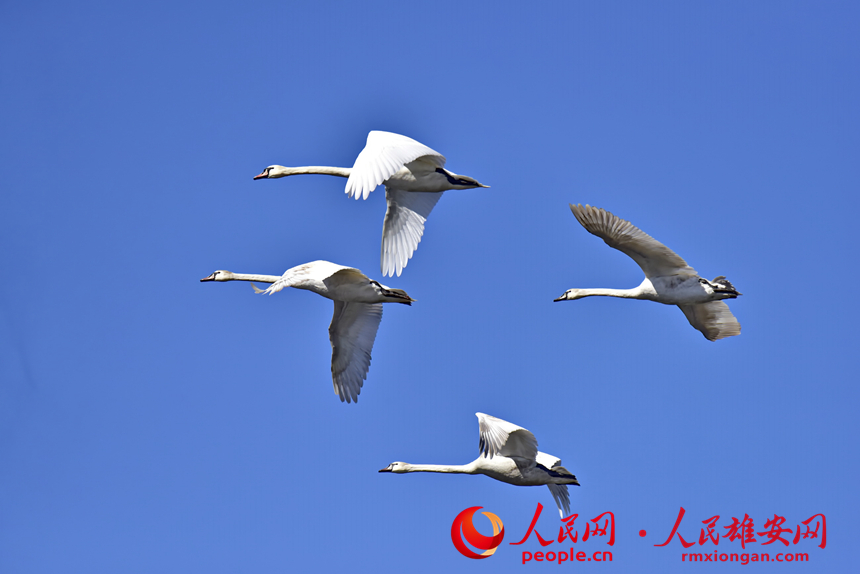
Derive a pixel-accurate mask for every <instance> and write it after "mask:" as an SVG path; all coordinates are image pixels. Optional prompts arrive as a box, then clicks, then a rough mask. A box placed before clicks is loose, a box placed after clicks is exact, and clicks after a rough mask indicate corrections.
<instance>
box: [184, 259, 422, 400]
mask: <svg viewBox="0 0 860 574" xmlns="http://www.w3.org/2000/svg"><path fill="white" fill-rule="evenodd" d="M200 281H258V282H260V283H271V285H269V287H268V288H267V289H257V287H256V286H254V290H255V291H256V292H257V293H267V294H269V295H271V294H272V293H277V292H278V291H280V290H281V289H284V288H285V287H293V288H296V289H306V290H308V291H313V292H314V293H317V294H318V295H322V296H323V297H327V298H328V299H332V300H333V301H334V315H333V316H332V319H331V325H329V328H328V332H329V339H330V341H331V349H332V354H331V376H332V383H333V384H334V392H335V393H336V394H337V396H338V397H340V400H341V401H346V402H348V403H350V402H353V401H355V402H358V395H359V393H361V387H362V386H363V385H364V380H365V379H366V378H367V371H368V370H369V369H370V352H371V350H372V349H373V342H374V340H375V339H376V331H377V329H378V328H379V322H380V321H381V320H382V303H403V304H406V305H411V304H412V301H413V299H412V298H410V297H409V295H407V294H406V292H405V291H402V290H400V289H391V288H389V287H386V286H385V285H381V284H379V283H377V282H376V281H373V280H372V279H369V278H368V277H367V276H366V275H365V274H364V273H362V272H361V271H359V270H358V269H354V268H352V267H344V266H342V265H336V264H334V263H330V262H328V261H313V262H311V263H305V264H303V265H298V266H296V267H293V268H292V269H288V270H287V271H286V272H285V273H284V274H283V275H281V276H280V277H278V276H277V275H248V274H242V273H231V272H230V271H216V272H215V273H213V274H212V275H209V276H208V277H204V278H203V279H201V280H200ZM252 285H253V284H252Z"/></svg>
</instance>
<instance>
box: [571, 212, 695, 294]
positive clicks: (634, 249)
mask: <svg viewBox="0 0 860 574" xmlns="http://www.w3.org/2000/svg"><path fill="white" fill-rule="evenodd" d="M570 210H571V211H572V212H573V215H574V216H575V217H576V220H577V221H579V223H581V224H582V226H583V227H584V228H585V229H586V230H588V232H589V233H592V234H594V235H596V236H598V237H599V238H601V239H602V240H603V241H605V242H606V244H607V245H608V246H609V247H613V248H615V249H617V250H619V251H621V252H622V253H625V254H627V255H628V256H629V257H631V258H632V259H633V260H634V261H635V262H636V263H638V264H639V267H641V268H642V271H644V272H645V276H646V277H661V276H666V275H698V274H697V273H696V270H695V269H693V268H692V267H690V266H689V265H687V262H686V261H684V260H683V259H682V258H681V257H680V256H679V255H678V254H677V253H675V252H674V251H672V250H671V249H669V248H668V247H666V246H665V245H663V244H662V243H660V242H659V241H657V240H656V239H654V238H653V237H651V236H650V235H648V234H647V233H645V232H644V231H642V230H641V229H639V228H638V227H636V226H634V225H633V224H632V223H630V222H629V221H625V220H624V219H621V218H620V217H616V216H615V215H612V214H611V213H609V212H608V211H606V210H605V209H599V208H597V207H591V206H590V205H586V206H585V207H582V206H581V205H573V204H571V206H570Z"/></svg>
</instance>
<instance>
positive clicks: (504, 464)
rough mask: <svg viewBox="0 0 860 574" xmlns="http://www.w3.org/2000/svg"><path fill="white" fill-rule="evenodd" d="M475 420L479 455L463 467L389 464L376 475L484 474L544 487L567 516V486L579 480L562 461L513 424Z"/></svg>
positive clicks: (482, 418) (485, 418) (481, 416)
mask: <svg viewBox="0 0 860 574" xmlns="http://www.w3.org/2000/svg"><path fill="white" fill-rule="evenodd" d="M475 415H476V416H477V417H478V432H479V435H480V442H479V443H478V450H479V451H480V453H481V454H480V456H479V457H478V458H476V459H475V460H473V461H472V462H470V463H469V464H462V465H443V464H409V463H407V462H392V463H391V464H389V465H388V466H387V467H385V468H383V469H382V470H380V471H379V472H394V473H397V474H402V473H405V472H447V473H454V474H484V475H486V476H489V477H490V478H495V479H496V480H500V481H502V482H507V483H508V484H514V485H516V486H541V485H544V484H545V485H547V486H548V487H549V491H550V492H551V493H552V497H553V498H554V499H555V504H556V506H558V513H559V514H560V515H561V517H562V518H564V517H565V516H569V515H570V495H569V494H568V492H567V485H568V484H573V485H576V486H579V481H577V480H576V477H575V476H574V475H573V474H571V473H570V471H569V470H567V469H566V468H564V467H563V466H561V459H559V458H556V457H554V456H552V455H551V454H546V453H545V452H539V451H538V443H537V439H536V438H535V435H533V434H532V433H531V432H530V431H528V430H526V429H524V428H523V427H520V426H517V425H515V424H513V423H509V422H507V421H503V420H502V419H497V418H496V417H491V416H490V415H485V414H484V413H475Z"/></svg>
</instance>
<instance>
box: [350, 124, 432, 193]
mask: <svg viewBox="0 0 860 574" xmlns="http://www.w3.org/2000/svg"><path fill="white" fill-rule="evenodd" d="M419 157H421V158H424V159H425V160H426V161H428V162H430V163H432V164H434V165H436V166H438V167H444V166H445V156H443V155H442V154H440V153H439V152H437V151H434V150H432V149H430V148H429V147H427V146H426V145H424V144H422V143H420V142H417V141H415V140H414V139H412V138H410V137H406V136H402V135H400V134H394V133H391V132H381V131H372V132H370V133H369V134H367V144H366V145H365V146H364V149H363V150H361V153H360V154H358V157H357V158H356V159H355V164H354V165H353V166H352V170H350V174H349V179H347V180H346V194H347V195H348V196H350V197H355V199H358V198H359V197H362V198H363V199H367V196H368V195H370V192H371V191H373V190H374V189H376V187H377V186H379V185H380V184H381V183H382V182H383V181H385V180H386V179H388V178H389V177H391V176H392V175H394V174H395V173H397V171H398V170H400V168H401V167H403V166H404V165H406V164H407V163H409V162H411V161H415V160H416V159H418V158H419Z"/></svg>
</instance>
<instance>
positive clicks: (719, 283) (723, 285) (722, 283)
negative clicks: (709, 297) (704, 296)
mask: <svg viewBox="0 0 860 574" xmlns="http://www.w3.org/2000/svg"><path fill="white" fill-rule="evenodd" d="M710 283H711V287H713V288H714V292H715V293H722V294H723V295H726V299H734V298H735V297H738V296H740V295H742V293H738V290H737V289H735V286H734V285H732V284H731V283H730V282H729V280H728V279H726V278H725V276H724V275H720V276H719V277H715V278H714V280H713V281H711V282H710Z"/></svg>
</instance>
